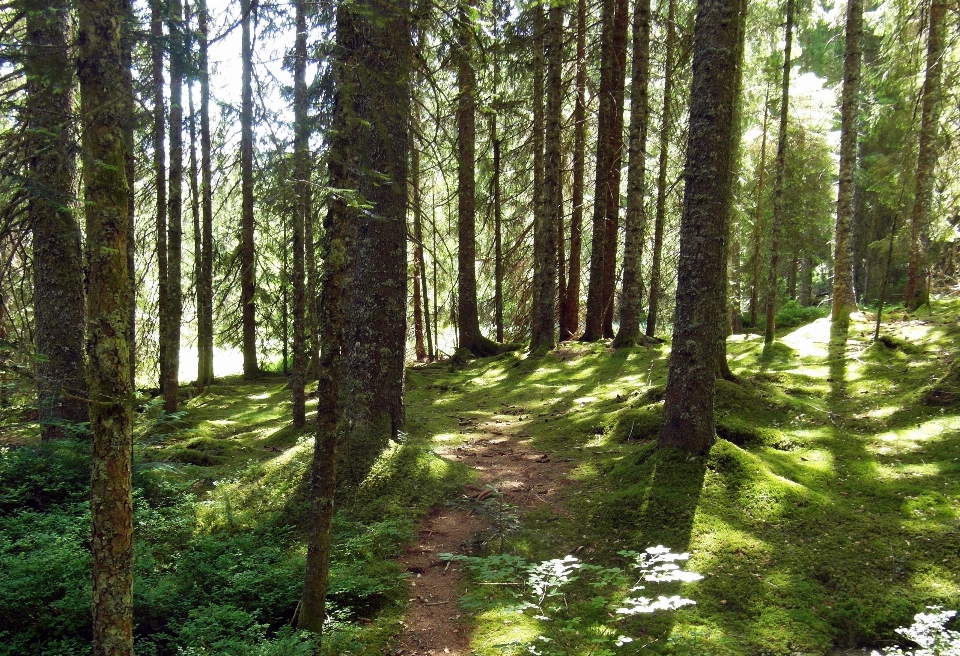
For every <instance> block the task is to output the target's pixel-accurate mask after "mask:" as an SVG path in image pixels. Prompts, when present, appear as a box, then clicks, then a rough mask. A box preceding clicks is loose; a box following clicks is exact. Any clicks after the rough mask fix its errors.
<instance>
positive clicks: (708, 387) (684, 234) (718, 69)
mask: <svg viewBox="0 0 960 656" xmlns="http://www.w3.org/2000/svg"><path fill="white" fill-rule="evenodd" d="M744 13H745V12H744V11H741V6H740V3H739V2H729V1H728V0H701V1H700V3H699V7H698V9H697V15H696V26H695V31H694V45H693V82H692V85H691V92H690V127H689V136H688V141H687V156H686V166H685V176H686V185H685V188H684V201H683V215H682V218H681V222H680V257H679V264H678V271H677V309H676V315H675V320H674V326H675V328H674V334H673V349H672V351H671V353H670V364H669V375H668V378H667V387H666V390H665V392H664V408H663V426H662V428H661V430H660V435H659V439H658V444H659V445H660V446H661V447H676V448H680V449H683V450H686V451H689V452H691V453H705V452H706V451H708V450H709V449H710V446H711V445H712V444H713V443H714V441H715V440H716V435H715V425H714V416H713V395H714V380H715V378H716V373H717V370H718V362H719V358H720V356H721V349H720V348H719V347H720V341H721V339H722V331H723V327H724V324H725V320H724V313H725V311H726V303H725V302H724V299H723V290H724V288H725V276H726V268H727V263H726V258H725V251H724V248H723V244H724V240H725V238H726V237H725V236H726V232H727V222H728V221H729V217H730V203H731V202H732V199H731V188H732V179H731V164H732V158H731V156H730V152H731V151H730V149H731V148H732V146H733V140H732V138H731V135H732V132H733V130H734V106H735V102H736V91H737V89H736V87H737V68H738V64H739V57H738V54H737V53H738V43H737V41H738V39H741V38H743V32H742V30H741V29H740V25H741V21H742V20H743V14H744Z"/></svg>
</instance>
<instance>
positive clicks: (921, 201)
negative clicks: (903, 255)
mask: <svg viewBox="0 0 960 656" xmlns="http://www.w3.org/2000/svg"><path fill="white" fill-rule="evenodd" d="M946 15H947V3H946V0H932V2H931V3H930V25H929V28H928V32H927V70H926V74H925V76H924V80H923V96H922V101H921V107H922V109H921V111H922V114H921V118H920V145H919V148H918V152H917V182H916V194H915V196H914V200H913V211H912V212H911V213H910V264H909V267H908V269H907V289H906V292H905V297H906V298H905V301H904V305H906V307H907V309H908V310H910V311H911V312H912V311H914V310H916V309H917V308H918V307H920V306H921V305H926V304H927V302H928V301H929V300H930V262H929V261H928V256H927V250H928V249H929V246H930V209H931V207H930V206H931V205H932V203H933V176H934V173H936V168H937V150H938V149H937V132H938V129H939V123H940V96H941V78H942V77H943V54H944V49H945V42H944V31H945V25H946Z"/></svg>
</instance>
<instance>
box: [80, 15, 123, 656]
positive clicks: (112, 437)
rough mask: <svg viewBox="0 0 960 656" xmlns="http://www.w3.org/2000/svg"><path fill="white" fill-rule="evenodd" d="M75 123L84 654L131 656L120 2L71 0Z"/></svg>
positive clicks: (121, 21) (121, 18) (121, 17)
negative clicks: (81, 243)
mask: <svg viewBox="0 0 960 656" xmlns="http://www.w3.org/2000/svg"><path fill="white" fill-rule="evenodd" d="M77 7H78V22H79V39H78V43H79V57H78V60H77V71H78V77H79V79H80V117H81V126H82V134H83V139H82V153H83V161H84V162H85V166H84V168H83V185H84V200H85V204H84V208H85V215H86V236H87V262H88V267H89V268H88V287H87V301H88V305H87V327H88V342H87V355H88V358H89V363H88V369H87V375H88V385H89V394H90V428H91V431H92V433H93V450H92V456H91V465H90V472H91V477H90V480H91V490H90V513H91V518H92V525H93V533H92V541H91V545H92V553H93V654H94V656H127V655H129V654H132V653H133V542H132V535H133V531H132V514H133V503H132V495H131V450H132V436H131V426H132V412H131V398H132V392H133V389H132V386H131V383H130V378H129V376H130V363H129V361H128V359H129V354H130V351H129V348H128V346H127V343H126V342H127V334H128V330H129V326H128V323H129V313H128V304H129V300H128V299H129V296H128V285H129V284H130V272H129V271H128V270H127V254H126V253H127V243H126V239H127V235H128V220H129V217H128V198H127V195H128V193H129V184H128V180H127V176H126V140H125V138H124V131H125V127H126V125H127V124H128V121H129V117H128V116H127V115H126V112H127V109H128V108H129V107H130V102H129V96H130V94H132V89H131V88H130V84H129V82H130V77H129V75H128V74H126V73H125V71H124V67H123V59H124V58H123V56H122V48H121V30H118V29H117V26H118V25H120V24H122V23H123V22H124V21H125V20H126V11H125V3H124V2H123V0H79V2H78V4H77Z"/></svg>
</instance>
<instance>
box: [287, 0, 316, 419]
mask: <svg viewBox="0 0 960 656" xmlns="http://www.w3.org/2000/svg"><path fill="white" fill-rule="evenodd" d="M296 21H297V36H296V41H295V44H294V53H293V56H294V61H293V111H294V118H293V121H294V144H293V153H294V154H293V156H294V160H295V166H296V172H295V173H294V188H295V192H294V207H293V244H292V246H293V377H292V378H291V380H290V390H291V393H292V397H293V427H294V428H295V429H297V430H299V429H301V428H303V427H304V426H306V424H307V397H306V392H305V387H306V382H307V344H306V318H307V306H306V293H307V292H306V289H305V288H304V283H305V280H304V278H305V270H304V269H305V262H304V256H305V253H304V244H303V242H304V232H305V229H306V224H307V222H308V221H309V220H310V214H311V208H310V126H309V122H308V121H309V117H308V115H307V109H308V107H309V105H308V99H307V5H306V0H297V2H296Z"/></svg>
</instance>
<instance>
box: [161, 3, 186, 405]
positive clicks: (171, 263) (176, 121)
mask: <svg viewBox="0 0 960 656" xmlns="http://www.w3.org/2000/svg"><path fill="white" fill-rule="evenodd" d="M169 11H170V22H169V26H168V29H169V32H170V190H169V192H168V194H167V203H168V209H167V303H168V307H167V311H166V315H167V322H166V324H165V325H164V328H165V329H166V331H165V333H164V342H165V343H166V358H167V367H166V371H165V372H164V373H165V374H166V380H164V382H163V409H164V411H165V412H168V413H170V412H176V411H177V393H178V392H179V390H180V384H179V373H180V322H181V320H182V318H183V289H182V284H181V272H180V265H181V259H182V257H181V254H182V246H183V226H182V217H183V78H184V68H185V62H184V57H185V56H186V53H184V39H183V35H184V30H183V5H182V3H181V2H180V0H170V3H169Z"/></svg>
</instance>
